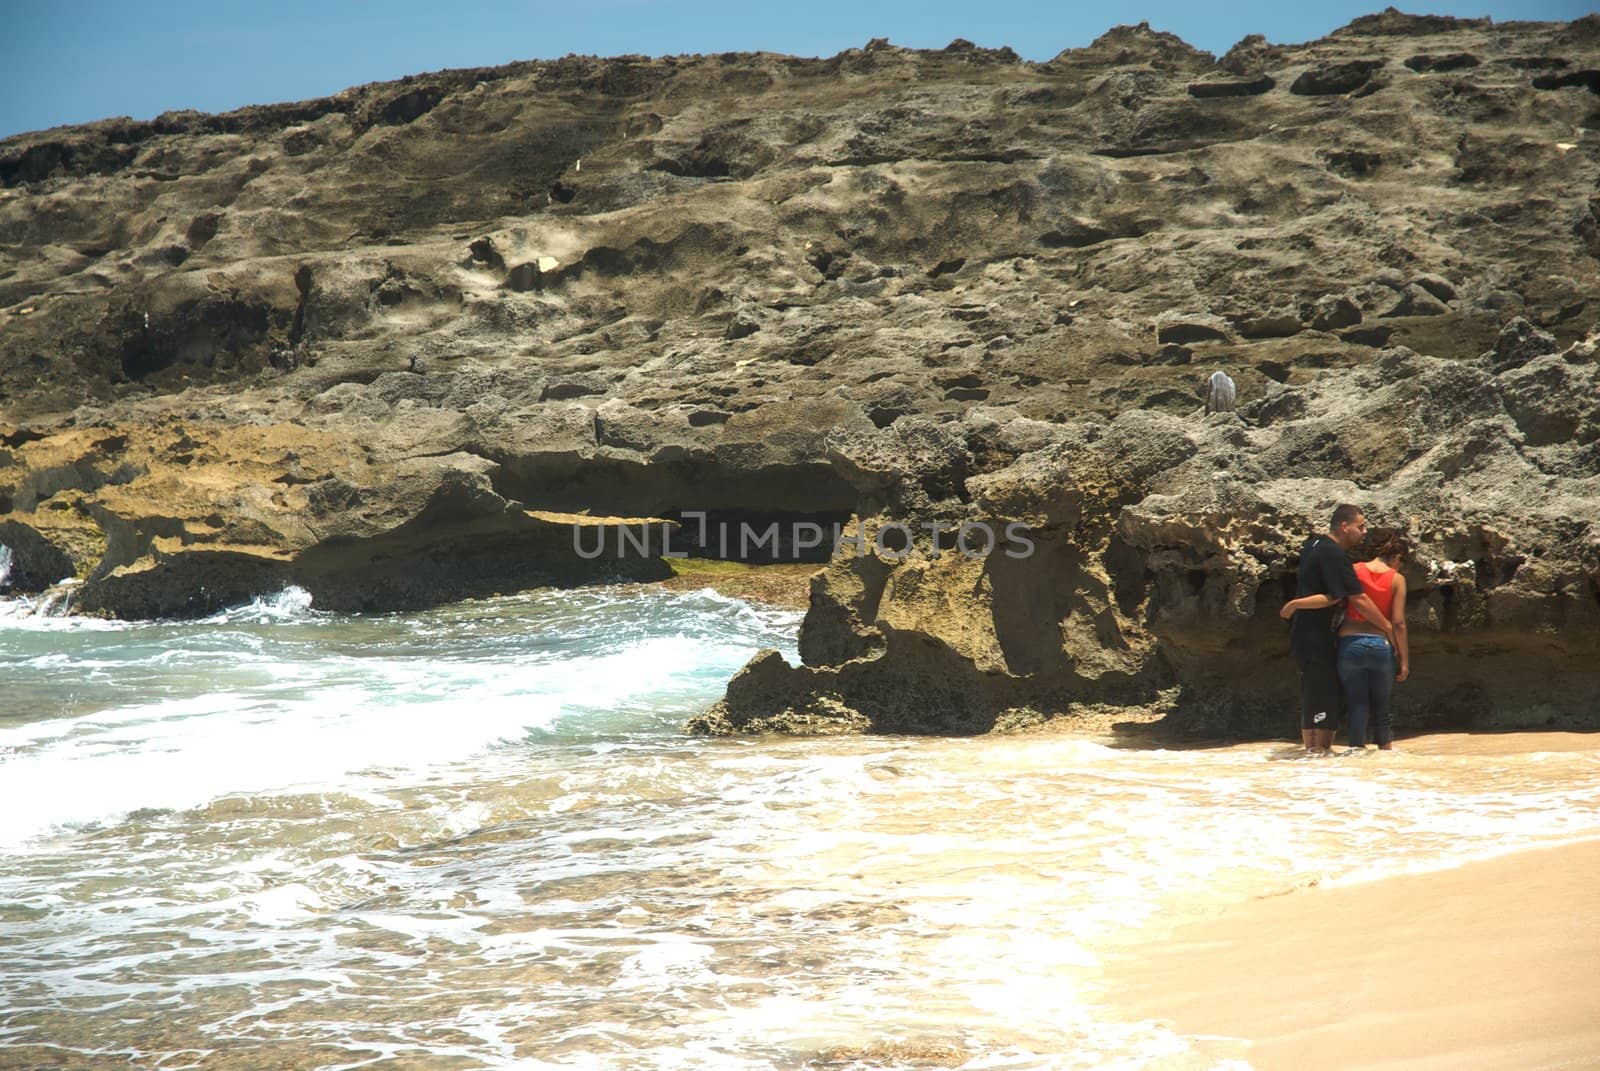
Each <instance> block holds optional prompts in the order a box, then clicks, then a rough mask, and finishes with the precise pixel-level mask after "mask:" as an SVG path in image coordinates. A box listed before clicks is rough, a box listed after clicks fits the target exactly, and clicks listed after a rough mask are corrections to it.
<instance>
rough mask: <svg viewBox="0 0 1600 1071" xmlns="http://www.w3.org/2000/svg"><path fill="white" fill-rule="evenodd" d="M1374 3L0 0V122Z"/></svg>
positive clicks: (1309, 19) (22, 124) (1497, 2)
mask: <svg viewBox="0 0 1600 1071" xmlns="http://www.w3.org/2000/svg"><path fill="white" fill-rule="evenodd" d="M1384 6H1385V5H1384V4H1383V3H1382V2H1381V0H1380V2H1376V3H1373V2H1368V3H1352V2H1344V0H1324V2H1322V3H1318V4H1301V3H1294V2H1292V0H1289V2H1286V0H1274V2H1263V0H1241V2H1237V3H1229V2H1226V0H1219V2H1213V3H1195V2H1188V3H1183V2H1173V0H1145V2H1124V0H1104V2H1101V3H1096V4H1082V3H1062V2H1056V3H1048V2H1042V0H1041V2H1009V0H962V2H959V3H957V2H950V0H886V2H882V3H872V2H868V0H857V2H854V3H850V2H840V0H811V2H809V3H799V4H797V3H793V2H790V3H783V4H773V3H736V2H732V0H566V2H561V3H550V2H546V0H523V2H521V3H510V2H486V3H470V2H466V0H459V2H455V3H449V2H441V0H386V2H367V0H361V2H339V0H323V2H321V3H312V2H306V0H255V2H245V3H239V2H235V0H209V2H206V3H199V2H194V0H173V2H167V3H142V2H140V0H117V2H107V0H58V2H56V3H51V4H41V3H36V2H29V0H22V2H18V0H0V25H3V27H4V29H3V30H0V137H5V136H7V135H10V134H15V133H18V132H20V131H24V130H38V129H43V128H46V127H51V126H58V125H61V124H64V123H81V122H87V121H89V120H92V119H99V118H104V117H107V116H113V115H131V116H133V117H134V118H136V119H148V118H151V117H152V116H155V115H157V114H159V113H161V112H163V111H167V110H169V109H176V108H197V109H199V110H201V111H211V112H215V111H227V110H228V109H231V108H238V107H242V106H243V105H246V104H264V103H270V102H274V101H284V100H303V99H305V98H308V97H317V96H323V95H325V94H328V93H334V92H337V91H338V90H340V89H343V88H345V87H346V86H351V85H359V84H361V83H364V82H374V81H385V80H388V79H392V78H398V77H400V76H401V75H405V74H418V73H421V72H424V71H434V70H440V69H442V68H445V67H479V66H493V65H495V64H500V63H507V62H510V61H512V60H521V59H547V58H551V57H555V56H562V55H565V54H567V53H569V52H578V53H591V54H595V55H616V54H619V53H625V52H634V53H645V54H647V55H667V54H673V53H690V52H726V51H753V50H758V49H765V50H768V51H774V52H787V53H790V54H792V55H801V56H831V55H833V54H834V53H836V52H838V51H840V50H841V49H845V48H851V47H854V46H859V45H862V44H865V43H866V42H867V41H868V40H869V39H871V38H873V37H887V38H889V39H890V40H891V41H892V42H894V43H895V44H897V45H905V46H908V47H914V48H940V47H943V46H944V45H946V44H948V43H949V42H950V41H951V39H953V38H956V37H965V38H967V39H969V40H972V41H976V42H977V43H978V44H981V45H987V46H990V47H999V46H1000V45H1010V46H1011V47H1012V48H1014V49H1016V50H1017V51H1018V52H1019V53H1021V54H1022V55H1023V56H1024V57H1026V58H1028V59H1048V58H1049V57H1051V56H1053V55H1055V54H1056V53H1057V52H1059V51H1061V50H1062V49H1063V48H1069V47H1076V46H1081V45H1086V44H1088V43H1089V42H1090V41H1091V40H1093V39H1094V38H1095V37H1097V36H1099V35H1100V34H1101V33H1103V32H1104V31H1105V30H1106V29H1108V28H1109V27H1111V26H1114V25H1117V24H1119V23H1133V22H1140V21H1145V20H1147V21H1149V23H1150V24H1151V25H1152V26H1153V27H1155V28H1156V29H1158V30H1168V31H1171V32H1172V33H1176V34H1178V35H1179V36H1180V37H1182V38H1183V39H1184V40H1186V41H1188V42H1189V43H1190V44H1193V45H1196V46H1197V47H1200V48H1204V49H1207V50H1210V51H1212V52H1216V53H1218V54H1220V53H1222V52H1224V51H1226V50H1227V48H1228V46H1229V45H1231V44H1233V43H1234V42H1235V41H1237V40H1238V39H1239V38H1241V37H1243V36H1244V35H1245V34H1248V33H1262V34H1265V35H1266V36H1267V38H1268V39H1269V40H1271V41H1275V42H1296V41H1305V40H1309V39H1311V38H1315V37H1320V36H1322V35H1323V34H1325V33H1327V32H1328V31H1329V30H1332V29H1334V28H1335V27H1338V26H1342V25H1343V24H1345V23H1346V22H1349V21H1350V20H1351V19H1352V18H1355V17H1356V16H1358V15H1362V14H1367V13H1369V12H1372V11H1377V10H1381V9H1382V8H1383V7H1384ZM1595 6H1596V5H1595V3H1594V0H1477V2H1468V3H1458V2H1452V0H1430V6H1428V7H1426V8H1422V7H1414V8H1413V7H1408V8H1406V10H1413V11H1428V12H1432V13H1437V14H1451V15H1462V16H1479V15H1489V16H1491V17H1493V18H1494V19H1495V21H1497V22H1503V21H1508V20H1511V19H1561V20H1566V19H1573V18H1577V17H1579V16H1580V15H1584V14H1587V13H1588V12H1589V11H1592V10H1594V8H1595Z"/></svg>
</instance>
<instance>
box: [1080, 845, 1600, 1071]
mask: <svg viewBox="0 0 1600 1071" xmlns="http://www.w3.org/2000/svg"><path fill="white" fill-rule="evenodd" d="M1597 890H1600V840H1589V841H1582V842H1578V843H1570V844H1564V845H1560V846H1556V847H1544V848H1536V849H1530V850H1527V851H1519V852H1514V853H1511V854H1508V855H1503V856H1498V857H1495V858H1492V859H1488V860H1484V861H1481V862H1473V863H1468V864H1466V865H1463V866H1460V867H1456V868H1454V869H1451V870H1444V871H1435V872H1432V873H1425V874H1407V875H1402V876H1398V877H1392V878H1386V879H1383V880H1379V881H1372V882H1366V883H1362V884H1355V885H1345V886H1334V887H1313V888H1306V889H1302V890H1298V891H1296V892H1294V893H1292V894H1291V895H1287V896H1276V897H1270V898H1263V899H1257V900H1252V901H1247V902H1244V903H1235V904H1232V905H1229V906H1227V907H1224V908H1222V909H1220V910H1218V911H1217V912H1216V913H1214V914H1211V915H1209V916H1207V917H1195V916H1192V915H1191V916H1189V917H1187V918H1182V919H1178V920H1171V919H1169V920H1167V921H1157V922H1155V923H1154V924H1152V925H1151V926H1150V927H1148V928H1147V929H1146V930H1145V931H1143V932H1142V933H1141V934H1140V935H1139V936H1138V937H1137V938H1136V939H1135V941H1134V943H1133V944H1132V946H1131V947H1124V948H1119V949H1117V950H1116V951H1114V952H1113V953H1112V954H1110V955H1108V956H1106V957H1105V959H1104V961H1103V962H1104V966H1105V972H1106V977H1105V983H1106V998H1107V1001H1108V1003H1109V1004H1110V1005H1111V1006H1112V1007H1113V1008H1114V1009H1116V1011H1117V1013H1118V1014H1119V1015H1120V1016H1122V1017H1125V1018H1132V1019H1149V1020H1155V1021H1157V1022H1161V1023H1163V1024H1164V1025H1167V1026H1169V1027H1171V1028H1172V1029H1174V1030H1176V1031H1177V1032H1179V1033H1182V1034H1186V1035H1189V1036H1191V1037H1193V1038H1196V1039H1201V1040H1198V1041H1197V1044H1199V1045H1200V1046H1201V1047H1202V1048H1204V1047H1205V1046H1206V1045H1207V1044H1209V1043H1211V1042H1208V1041H1207V1040H1204V1039H1215V1043H1218V1044H1223V1045H1225V1046H1226V1047H1227V1048H1228V1050H1229V1053H1230V1054H1231V1055H1234V1054H1237V1052H1238V1044H1237V1042H1234V1043H1233V1044H1232V1045H1228V1044H1227V1043H1226V1042H1225V1041H1224V1040H1222V1039H1229V1038H1233V1039H1244V1040H1245V1041H1246V1042H1247V1044H1246V1046H1245V1052H1246V1054H1247V1059H1248V1060H1249V1062H1250V1064H1251V1066H1252V1067H1254V1068H1256V1069H1257V1071H1273V1069H1275V1068H1294V1069H1296V1071H1318V1069H1321V1068H1327V1069H1330V1071H1331V1069H1334V1068H1338V1069H1341V1071H1352V1069H1362V1071H1375V1069H1391V1068H1392V1069H1400V1068H1405V1069H1406V1071H1477V1069H1483V1071H1490V1069H1493V1071H1508V1069H1515V1068H1580V1067H1595V1066H1597V1064H1596V1060H1597V1059H1600V1055H1597V1054H1600V892H1597Z"/></svg>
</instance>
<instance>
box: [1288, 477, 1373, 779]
mask: <svg viewBox="0 0 1600 1071" xmlns="http://www.w3.org/2000/svg"><path fill="white" fill-rule="evenodd" d="M1366 537H1367V518H1366V515H1365V514H1363V513H1362V512H1361V510H1360V508H1359V507H1357V506H1352V505H1349V504H1348V503H1346V504H1344V505H1341V506H1339V507H1338V508H1336V509H1335V510H1334V511H1333V519H1332V521H1330V522H1329V524H1328V531H1327V533H1326V534H1324V535H1316V536H1312V537H1311V538H1310V539H1308V540H1306V545H1305V546H1304V547H1303V548H1301V551H1300V575H1299V581H1298V586H1297V588H1296V591H1295V595H1296V597H1295V598H1293V599H1290V600H1289V601H1288V602H1286V603H1284V604H1283V609H1282V610H1280V611H1278V616H1279V617H1282V618H1286V619H1287V618H1293V624H1292V625H1291V626H1290V629H1289V649H1290V650H1291V651H1293V652H1294V660H1295V664H1296V665H1297V666H1298V667H1299V669H1300V742H1301V744H1302V745H1304V747H1305V749H1306V754H1307V755H1326V754H1330V753H1331V752H1332V750H1333V734H1334V730H1335V729H1336V728H1337V727H1338V721H1339V707H1340V703H1341V695H1340V691H1339V668H1338V661H1339V641H1338V639H1337V638H1336V636H1335V633H1334V629H1335V626H1336V624H1337V621H1336V619H1335V613H1336V611H1337V610H1338V608H1339V607H1340V606H1343V605H1344V603H1345V601H1346V600H1349V604H1350V607H1351V608H1352V609H1354V610H1355V611H1356V612H1357V613H1359V614H1360V615H1361V616H1362V617H1364V618H1366V619H1367V620H1368V621H1371V622H1372V623H1373V625H1374V626H1375V627H1377V628H1378V630H1379V631H1381V632H1382V633H1383V635H1384V636H1385V637H1386V638H1387V639H1388V640H1389V641H1390V643H1391V645H1392V644H1393V642H1394V626H1393V625H1392V624H1390V623H1389V619H1388V618H1387V617H1385V616H1384V615H1383V614H1381V613H1379V612H1378V607H1377V605H1376V604H1374V603H1373V601H1372V599H1371V598H1370V597H1369V596H1368V595H1367V594H1366V593H1365V592H1364V591H1363V590H1362V588H1361V582H1360V581H1359V580H1357V579H1356V571H1355V567H1354V566H1353V565H1351V564H1350V559H1349V557H1348V556H1347V555H1346V554H1345V552H1346V551H1348V550H1350V549H1352V548H1353V547H1355V546H1356V545H1357V544H1359V543H1360V542H1361V541H1362V540H1363V539H1365V538H1366Z"/></svg>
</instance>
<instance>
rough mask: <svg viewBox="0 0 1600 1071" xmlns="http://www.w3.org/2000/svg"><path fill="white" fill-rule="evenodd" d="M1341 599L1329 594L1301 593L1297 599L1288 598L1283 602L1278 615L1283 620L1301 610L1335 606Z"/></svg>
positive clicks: (1323, 608) (1324, 608)
mask: <svg viewBox="0 0 1600 1071" xmlns="http://www.w3.org/2000/svg"><path fill="white" fill-rule="evenodd" d="M1343 601H1344V600H1343V599H1335V598H1333V597H1332V596H1329V595H1302V596H1300V598H1298V599H1290V600H1289V601H1288V602H1286V603H1284V604H1283V609H1281V610H1279V611H1278V616H1279V617H1281V618H1283V619H1284V620H1285V621H1287V620H1289V618H1291V617H1293V616H1294V615H1295V614H1296V613H1298V612H1299V611H1301V610H1326V609H1327V608H1328V607H1330V606H1337V605H1339V604H1340V603H1341V602H1343Z"/></svg>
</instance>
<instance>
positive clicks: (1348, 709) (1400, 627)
mask: <svg viewBox="0 0 1600 1071" xmlns="http://www.w3.org/2000/svg"><path fill="white" fill-rule="evenodd" d="M1406 549H1407V548H1406V543H1405V540H1404V539H1402V538H1401V537H1400V536H1398V535H1392V536H1390V537H1389V538H1388V539H1386V540H1384V541H1383V544H1382V545H1381V546H1379V547H1378V553H1377V555H1376V556H1374V557H1373V559H1372V560H1371V561H1365V562H1358V563H1357V564H1356V579H1357V580H1359V581H1361V588H1362V590H1363V591H1364V592H1366V594H1367V596H1368V597H1369V598H1371V599H1372V601H1373V602H1374V603H1375V604H1376V605H1377V607H1378V611H1379V612H1380V613H1382V614H1385V615H1387V617H1388V619H1389V621H1390V622H1391V623H1392V624H1393V625H1394V647H1393V648H1391V647H1390V646H1389V641H1388V640H1386V639H1384V638H1383V635H1382V630H1381V629H1379V627H1378V626H1377V625H1375V624H1373V623H1372V622H1370V621H1368V620H1366V619H1365V618H1363V617H1362V616H1361V615H1360V614H1358V613H1356V612H1355V609H1354V607H1349V608H1348V609H1347V610H1346V613H1345V619H1344V623H1343V624H1341V625H1340V626H1339V683H1340V684H1342V685H1343V686H1344V701H1345V716H1346V719H1347V721H1348V723H1349V725H1350V746H1351V747H1352V748H1364V747H1366V746H1367V725H1368V722H1369V719H1370V722H1371V725H1372V729H1373V736H1374V737H1375V738H1376V740H1377V742H1378V747H1380V748H1382V749H1383V750H1384V751H1388V750H1390V749H1391V748H1393V747H1394V730H1393V729H1392V728H1391V727H1390V725H1389V696H1390V693H1391V692H1392V691H1393V689H1394V684H1395V682H1396V681H1403V680H1405V679H1406V677H1408V676H1410V674H1411V650H1410V646H1409V644H1408V642H1407V639H1406V578H1405V577H1403V576H1401V575H1400V561H1401V559H1402V558H1403V557H1405V555H1406ZM1397 663H1398V668H1397Z"/></svg>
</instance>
